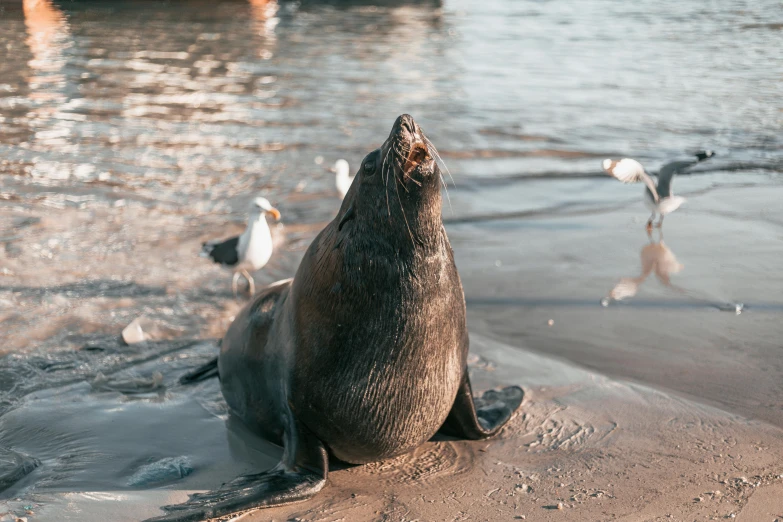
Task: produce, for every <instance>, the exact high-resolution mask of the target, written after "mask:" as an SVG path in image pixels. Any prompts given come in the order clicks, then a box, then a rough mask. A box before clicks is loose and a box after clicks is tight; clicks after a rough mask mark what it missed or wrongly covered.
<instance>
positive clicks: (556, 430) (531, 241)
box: [0, 180, 783, 521]
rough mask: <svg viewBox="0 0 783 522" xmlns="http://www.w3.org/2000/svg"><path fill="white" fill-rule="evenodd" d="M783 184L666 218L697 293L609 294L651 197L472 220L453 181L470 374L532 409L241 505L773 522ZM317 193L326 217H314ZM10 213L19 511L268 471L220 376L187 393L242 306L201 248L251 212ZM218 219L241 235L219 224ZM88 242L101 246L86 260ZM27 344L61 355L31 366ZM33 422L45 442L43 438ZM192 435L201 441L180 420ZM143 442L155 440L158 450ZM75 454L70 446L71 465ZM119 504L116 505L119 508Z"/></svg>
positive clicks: (671, 243) (11, 428) (8, 439)
mask: <svg viewBox="0 0 783 522" xmlns="http://www.w3.org/2000/svg"><path fill="white" fill-rule="evenodd" d="M530 183H531V185H529V186H524V184H523V186H522V187H519V188H518V190H525V189H526V188H527V189H528V190H542V191H544V192H547V193H551V192H557V191H559V192H561V193H562V192H563V191H569V190H576V189H577V186H578V184H580V183H582V182H581V181H573V180H571V181H550V182H548V183H547V184H545V185H543V186H542V187H539V188H536V185H535V184H534V183H536V182H530ZM592 183H593V184H595V183H598V184H602V183H604V182H603V181H593V182H592ZM686 185H687V183H686ZM604 186H605V188H607V189H608V190H613V187H614V185H613V184H605V185H604ZM622 188H623V189H624V188H625V187H622ZM631 191H632V192H634V193H635V192H638V191H636V190H634V189H631ZM779 192H781V188H780V187H779V186H772V187H769V186H767V187H760V186H758V185H755V186H745V187H730V188H720V187H719V188H715V189H712V190H709V191H706V192H702V193H700V194H698V197H697V198H696V197H693V198H692V199H691V201H690V202H689V204H688V206H687V207H683V209H681V210H680V211H678V213H677V214H675V215H672V216H670V217H669V218H668V222H667V223H666V226H665V228H664V230H665V232H664V237H665V239H664V242H665V244H666V245H667V247H668V248H669V249H670V251H671V252H673V253H674V254H675V255H676V258H677V261H678V262H679V263H681V264H682V265H683V268H682V270H681V271H680V272H679V273H677V274H672V275H671V278H672V282H673V283H675V284H676V285H677V286H678V287H680V288H684V289H685V290H686V292H687V293H686V294H683V293H681V292H678V291H675V290H673V289H671V288H668V287H665V286H663V285H661V284H660V283H659V281H657V280H656V279H655V277H654V276H650V277H649V279H648V280H646V281H645V282H644V283H643V284H642V285H641V287H640V289H639V293H638V295H636V296H634V297H632V298H629V299H628V300H627V301H623V302H620V303H612V304H610V305H609V306H608V307H604V306H602V305H601V302H600V301H601V298H602V297H604V296H605V295H607V294H608V293H609V291H610V290H611V289H612V287H613V286H614V285H615V283H617V281H618V280H620V279H621V278H623V277H633V276H636V275H638V273H639V271H640V268H641V262H640V260H639V250H640V249H641V248H642V247H644V246H645V245H647V244H649V242H650V240H649V239H648V238H647V236H646V234H645V232H644V230H643V221H644V218H645V215H644V213H643V210H642V205H641V203H640V202H639V200H638V199H635V198H631V197H630V196H629V198H628V199H627V200H625V201H624V202H623V203H622V204H621V205H619V208H617V207H615V208H609V209H606V208H604V209H600V208H597V209H596V208H592V209H577V210H575V211H569V210H558V211H555V212H550V211H546V210H542V211H539V212H537V213H535V214H534V215H531V216H528V217H524V218H516V219H499V218H500V217H502V213H501V214H498V219H492V220H486V219H482V220H475V221H471V219H470V216H471V215H472V214H475V215H478V214H481V213H482V209H481V208H480V202H481V201H482V200H483V196H484V193H483V192H482V189H479V191H478V193H476V191H475V189H471V190H467V189H464V188H463V189H461V188H459V184H458V188H457V189H456V190H453V189H452V191H451V200H452V205H453V206H454V207H456V208H457V209H459V211H460V212H462V213H464V214H456V212H455V214H454V215H451V214H449V211H448V209H446V210H445V212H446V214H447V216H446V217H447V219H454V220H455V221H456V222H455V223H454V224H451V225H448V231H449V235H450V238H451V240H452V244H453V247H454V249H455V254H456V258H457V263H458V266H459V269H460V273H461V276H462V278H463V284H464V287H465V291H466V296H467V301H468V317H469V328H470V332H471V336H472V337H471V343H472V344H471V352H472V354H473V355H472V360H471V373H472V378H473V379H474V380H475V388H477V389H479V390H481V389H486V388H490V387H493V386H497V385H500V384H508V383H515V384H519V385H521V386H523V387H524V388H525V391H526V394H527V395H526V399H525V403H524V405H523V408H522V410H521V412H520V414H519V415H518V417H517V418H516V419H515V420H514V421H513V422H512V423H511V425H510V426H509V427H508V428H507V429H505V430H504V431H503V433H502V434H501V436H500V437H497V438H495V439H491V440H487V441H483V442H465V441H452V440H440V441H436V442H430V443H427V444H426V445H425V446H423V447H422V448H420V449H419V450H417V451H416V452H414V453H413V454H411V455H405V456H402V457H400V458H398V459H395V460H394V461H390V462H383V463H378V464H372V465H367V466H357V467H349V468H346V469H339V470H336V471H333V472H332V473H331V474H330V484H329V487H328V488H327V489H326V490H325V491H323V492H322V493H321V494H319V495H318V496H317V497H316V498H314V499H312V500H311V501H308V502H305V503H302V504H297V505H294V506H289V507H284V508H277V509H273V510H267V511H262V512H259V513H256V514H248V515H246V516H245V517H243V518H241V519H242V520H258V521H260V520H270V517H271V519H274V520H290V519H292V518H293V519H297V518H298V519H301V520H341V519H344V520H381V519H384V520H416V519H418V520H468V519H470V520H514V519H515V518H514V517H522V516H524V517H526V519H527V520H610V519H611V520H615V519H617V520H629V521H630V520H659V519H660V520H669V519H673V520H693V519H703V518H707V519H710V518H722V517H725V516H730V515H731V514H735V515H737V517H738V518H739V519H740V520H742V519H743V518H744V519H745V520H760V519H761V520H763V519H765V517H767V518H769V517H771V518H770V520H774V519H775V517H779V516H781V511H780V509H779V507H778V506H777V505H776V504H775V503H776V502H778V500H777V499H779V498H782V497H781V495H783V479H781V475H783V465H781V462H783V431H781V427H782V426H783V415H782V414H781V412H782V411H783V402H781V399H780V397H781V393H780V391H781V390H780V384H779V383H780V382H783V379H782V378H783V375H781V374H782V373H783V367H782V366H781V365H780V364H779V361H778V360H777V359H778V358H777V357H776V353H777V352H776V348H778V346H779V345H778V344H777V341H776V339H778V338H779V334H780V327H779V323H778V318H779V317H780V312H781V308H782V307H783V303H781V301H780V300H779V295H780V294H779V292H777V290H776V289H779V288H781V282H782V281H781V279H780V275H779V274H777V273H776V271H775V269H774V267H775V266H776V265H775V263H776V260H777V259H778V256H779V247H776V246H775V245H779V244H780V243H776V241H780V239H781V222H780V215H779V211H778V210H776V209H774V208H773V206H772V205H773V204H772V203H768V202H769V201H774V200H775V198H773V197H771V196H772V195H774V194H778V193H779ZM542 193H543V192H542ZM685 193H686V195H687V190H686V191H685ZM281 199H285V198H281ZM531 199H535V198H531ZM468 201H472V202H473V206H471V205H470V204H469V203H468ZM621 201H622V200H621ZM738 201H739V202H741V206H740V205H738V204H736V202H738ZM332 202H334V203H335V205H334V207H335V208H336V202H337V200H336V198H334V196H333V195H332V194H329V193H323V194H321V195H320V196H319V197H317V198H316V199H313V198H308V197H304V196H301V195H299V196H297V195H291V196H290V197H289V198H288V200H287V203H285V204H284V205H281V207H282V208H283V215H284V224H283V226H282V227H281V228H279V229H277V230H276V234H277V235H278V237H279V238H280V239H279V241H280V243H279V250H278V254H277V255H276V256H275V257H274V258H273V261H272V262H271V263H270V265H269V266H268V268H267V269H264V270H262V271H261V272H259V274H257V278H258V281H259V283H264V282H266V283H268V282H271V281H273V280H276V279H279V278H282V277H287V276H290V275H292V274H293V271H294V270H295V267H296V265H297V263H298V259H299V257H300V256H301V252H302V249H303V248H304V247H305V246H306V244H307V243H308V242H309V240H310V239H311V238H312V236H313V235H314V234H315V233H316V232H317V231H318V230H319V229H320V227H321V226H322V225H323V222H324V220H325V219H328V217H329V208H330V203H332ZM728 203H732V206H730V205H728ZM313 205H316V207H313ZM305 208H319V209H321V210H320V211H319V212H316V213H315V214H312V213H311V214H310V215H309V219H308V218H306V217H301V216H306V215H307V214H306V213H305V212H303V210H302V209H305ZM727 208H729V209H730V211H727V210H726V209H727ZM727 212H730V213H729V215H726V214H727ZM3 214H4V218H6V222H11V223H15V224H16V226H15V228H14V233H15V234H16V235H17V236H18V238H17V239H15V240H13V241H7V242H6V243H5V244H6V245H9V246H7V247H6V249H5V251H4V257H3V258H2V259H3V265H2V268H3V270H4V272H3V273H4V275H3V278H2V287H1V288H0V299H2V301H0V303H2V314H3V316H2V317H3V322H4V324H6V325H8V326H9V327H10V328H9V329H8V330H6V332H7V333H6V337H7V341H6V346H7V347H8V348H7V349H8V351H9V352H13V353H14V356H13V357H14V359H12V361H13V364H19V365H22V366H20V367H15V366H13V365H11V366H8V367H6V370H7V371H9V372H10V373H12V374H13V375H17V376H25V375H27V376H28V377H27V378H25V380H24V381H19V380H18V379H19V378H22V377H18V378H15V379H17V380H15V381H14V382H15V383H16V384H14V385H13V386H10V387H5V386H4V389H7V390H11V391H10V393H9V392H6V395H5V396H4V399H5V401H6V409H8V410H10V411H9V413H7V414H6V415H4V416H2V417H0V423H2V425H3V432H4V433H5V439H4V443H5V444H6V445H10V446H12V447H14V448H15V449H16V450H17V451H21V452H22V453H25V454H28V455H31V456H34V457H35V458H38V459H39V460H41V461H42V462H43V463H44V465H43V466H41V467H39V468H38V469H36V470H35V471H33V472H32V473H31V474H30V475H29V476H28V477H26V478H25V479H23V480H22V481H21V482H19V484H17V486H15V487H14V488H12V490H11V491H10V492H8V493H6V500H5V501H3V504H2V505H3V506H4V508H3V509H4V510H8V511H11V512H14V513H16V514H20V515H21V514H24V512H25V511H26V510H25V509H24V507H25V506H26V507H28V508H31V509H30V511H32V512H33V513H34V515H31V517H32V519H33V520H102V519H105V517H106V514H107V513H112V519H114V520H138V519H141V518H143V517H147V516H152V515H154V514H156V513H157V506H160V505H162V504H165V503H171V502H177V501H181V500H183V499H184V498H185V497H186V493H188V492H193V491H199V490H204V489H207V488H211V487H215V486H218V485H219V484H221V483H222V482H224V481H226V480H229V479H231V478H233V477H234V476H236V475H238V474H241V473H247V472H250V471H253V470H258V469H264V468H265V467H271V466H272V465H273V464H274V462H275V461H276V458H277V457H278V456H279V449H277V448H274V447H271V446H269V445H265V444H264V443H263V442H262V441H258V440H256V439H254V437H253V436H252V435H249V434H247V433H245V432H243V430H242V429H241V427H239V426H237V425H236V423H232V422H230V421H228V417H227V415H226V412H225V405H224V403H223V402H222V399H221V397H220V394H219V391H218V388H217V382H216V381H214V380H213V381H212V382H211V383H207V384H205V385H203V386H200V387H196V388H188V387H184V388H183V387H180V386H179V385H177V384H176V378H177V377H178V375H181V373H182V372H183V371H185V370H186V369H187V368H190V367H193V366H195V365H197V364H198V363H199V362H200V361H203V360H204V359H205V358H206V357H208V356H209V354H211V353H214V350H215V348H214V346H213V344H212V341H209V340H208V339H210V338H217V337H219V336H220V335H221V334H222V332H223V331H224V329H225V328H226V326H227V325H228V324H229V322H230V319H231V317H232V316H233V315H234V314H235V313H236V312H237V311H238V309H239V308H240V307H241V306H242V301H236V300H234V299H233V298H232V296H231V294H230V275H229V274H228V273H227V272H225V271H222V270H221V269H220V268H219V267H216V266H213V265H210V264H209V263H207V262H206V261H205V260H204V259H201V258H198V257H197V256H196V255H195V253H196V252H197V251H198V247H199V245H200V241H201V240H203V239H205V238H207V237H208V236H210V234H214V230H215V229H221V228H222V229H223V230H225V231H226V234H228V233H229V232H231V231H238V230H240V229H241V226H242V225H241V221H242V216H241V213H239V212H235V213H232V214H228V215H212V216H210V215H198V216H197V215H189V214H188V211H187V210H185V209H176V208H159V209H158V210H153V211H149V210H148V209H145V208H143V207H142V206H141V205H137V204H136V203H133V202H130V203H129V204H126V205H125V206H118V207H116V206H111V205H110V206H106V208H100V207H98V208H87V209H79V208H75V207H74V206H66V207H65V208H52V207H50V206H44V205H41V206H38V207H34V208H32V209H21V208H17V209H15V208H14V207H13V206H8V207H6V208H4V209H3ZM286 215H288V216H292V217H291V220H292V221H293V220H295V219H297V217H300V219H301V222H299V223H297V222H292V221H286V219H285V218H286ZM449 216H451V218H449ZM455 218H459V219H455ZM463 218H464V219H463ZM227 220H228V221H230V222H234V223H235V225H232V226H233V227H234V228H233V229H232V228H231V227H232V226H230V227H228V228H225V226H224V225H222V224H223V223H225V222H226V221H227ZM20 223H21V224H22V225H20ZM749 229H750V230H752V231H753V234H749V233H748V232H747V231H748V230H749ZM151 231H154V232H151ZM8 233H9V231H3V232H2V235H3V236H5V235H6V234H8ZM145 234H146V235H147V238H146V240H145V241H140V240H139V238H140V237H143V236H144V235H145ZM150 234H154V235H152V237H150ZM654 237H657V236H654ZM52 238H57V239H58V242H57V243H56V244H55V243H52V242H51V239H52ZM104 244H105V245H107V246H105V247H100V246H99V245H104ZM112 245H115V246H114V247H112ZM91 248H93V249H94V250H95V252H97V253H96V254H95V255H94V256H91V255H85V254H89V253H90V252H91V250H90V249H91ZM9 251H10V254H9ZM153 261H154V262H153ZM53 282H56V283H54V284H53ZM735 302H741V303H744V304H745V309H744V311H743V312H742V314H740V315H736V314H735V313H734V312H731V311H721V310H720V306H722V305H723V304H726V303H735ZM32 316H35V317H38V318H39V319H38V320H37V321H31V320H30V318H31V317H32ZM138 316H144V317H145V318H147V319H148V321H149V324H152V325H154V326H155V328H154V331H152V332H151V333H152V334H153V337H154V338H155V339H157V340H155V341H153V342H152V344H150V345H149V346H146V347H145V348H143V349H140V348H136V347H123V346H122V345H121V343H118V342H117V340H116V339H117V336H118V334H119V331H120V330H121V329H122V328H123V327H124V326H125V325H126V324H127V323H128V322H130V321H131V320H132V319H133V318H135V317H138ZM550 320H551V321H552V324H550ZM189 339H194V340H198V339H205V340H204V341H199V342H197V343H196V345H192V344H190V343H188V342H186V341H187V340H189ZM167 343H168V344H167ZM172 343H173V344H172ZM177 343H179V344H177ZM85 346H86V347H87V348H88V349H87V350H86V351H85V349H84V347H85ZM194 346H195V347H194ZM139 350H142V352H143V351H144V350H149V353H146V352H145V353H142V354H140V353H139ZM25 352H27V353H28V355H27V356H25ZM36 354H43V357H44V360H46V361H48V362H47V363H46V364H45V365H42V364H41V363H40V362H35V361H38V359H36V357H39V356H38V355H36ZM47 354H48V355H47ZM53 354H59V355H53ZM69 354H73V355H69ZM77 356H78V357H77ZM77 363H78V364H77ZM6 364H8V360H7V359H6ZM21 367H24V368H28V370H24V371H23V370H21V369H20V368H21ZM29 368H35V370H30V369H29ZM41 368H44V369H43V370H41ZM99 370H100V371H102V372H103V373H104V374H106V375H108V376H109V378H110V379H117V378H119V377H120V376H126V377H127V376H131V377H135V378H142V377H146V378H149V376H150V375H152V374H153V373H154V372H155V371H161V372H162V373H163V375H164V384H165V390H163V391H161V392H160V393H157V392H156V393H151V394H141V395H129V394H127V393H120V392H115V393H112V392H105V391H103V392H102V391H100V390H97V389H94V388H91V387H90V384H89V383H90V382H92V380H93V379H94V376H95V375H96V373H97V372H98V371H99ZM69 372H70V373H69ZM60 375H64V376H65V377H63V378H61V379H59V380H58V378H57V377H58V376H60ZM4 382H6V384H7V382H8V381H4ZM20 383H21V384H20ZM35 383H37V384H35ZM26 386H27V388H26ZM63 386H65V387H64V388H63ZM20 390H21V393H20ZM74 419H78V420H77V421H76V422H75V423H74ZM141 419H144V420H143V422H140V420H141ZM172 419H176V420H175V421H172ZM41 422H45V424H40V426H41V428H40V429H43V430H44V431H43V432H42V433H43V434H44V435H41V434H38V436H31V435H29V433H36V431H35V429H34V428H35V426H37V425H38V424H39V423H41ZM227 422H228V424H226V423H227ZM44 425H45V426H46V428H43V426H44ZM29 429H32V430H33V431H32V432H28V431H25V430H29ZM20 430H21V431H20ZM193 431H196V432H197V433H199V436H198V437H196V438H193V437H189V436H188V435H187V434H188V433H189V432H193ZM147 437H154V440H155V443H154V444H149V445H147V444H145V441H146V440H147ZM248 446H250V447H251V448H255V449H252V450H248V449H247V448H248ZM259 448H260V449H259ZM64 453H65V454H70V455H71V461H69V462H67V463H64V462H62V456H63V454H64ZM248 455H251V456H252V458H249V457H248ZM161 458H184V459H186V462H187V466H188V467H189V469H191V470H192V471H190V472H188V474H186V475H184V476H173V477H172V476H168V477H165V478H164V479H163V480H162V482H153V483H151V484H145V485H142V486H139V485H135V486H130V485H129V484H130V482H129V481H131V479H132V477H133V476H136V475H138V473H139V470H140V469H142V468H143V466H144V465H149V463H153V464H154V463H155V462H157V461H158V460H159V459H161ZM53 470H54V471H53ZM134 474H136V475H134ZM131 482H132V481H131ZM150 488H151V489H150ZM13 498H19V499H21V500H18V501H16V500H13ZM110 500H121V501H122V503H123V506H124V507H123V513H122V514H118V513H116V511H115V510H116V504H115V503H114V502H109V501H110ZM558 505H560V507H561V508H562V509H559V508H558ZM117 517H119V518H117ZM759 517H760V518H759Z"/></svg>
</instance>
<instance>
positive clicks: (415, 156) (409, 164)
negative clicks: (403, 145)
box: [402, 141, 432, 176]
mask: <svg viewBox="0 0 783 522" xmlns="http://www.w3.org/2000/svg"><path fill="white" fill-rule="evenodd" d="M427 161H432V156H430V151H429V149H428V148H427V146H426V145H425V144H424V142H422V141H418V142H415V143H414V144H413V145H411V147H410V150H409V151H408V157H407V158H406V159H405V165H404V166H403V168H402V170H403V173H404V174H405V175H406V176H409V175H410V173H411V172H413V171H414V170H415V169H416V168H417V167H418V166H419V165H422V164H424V163H425V162H427Z"/></svg>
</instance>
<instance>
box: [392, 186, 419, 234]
mask: <svg viewBox="0 0 783 522" xmlns="http://www.w3.org/2000/svg"><path fill="white" fill-rule="evenodd" d="M397 183H402V181H400V180H399V178H397V176H394V190H395V191H396V192H397V202H398V203H399V204H400V211H401V212H402V219H404V220H405V227H406V228H407V229H408V235H409V236H410V237H411V245H413V246H414V247H415V246H416V240H414V239H413V232H411V226H410V224H408V217H407V216H406V215H405V208H404V207H403V206H402V200H401V199H400V189H398V188H397ZM403 188H405V185H403ZM406 190H407V189H406Z"/></svg>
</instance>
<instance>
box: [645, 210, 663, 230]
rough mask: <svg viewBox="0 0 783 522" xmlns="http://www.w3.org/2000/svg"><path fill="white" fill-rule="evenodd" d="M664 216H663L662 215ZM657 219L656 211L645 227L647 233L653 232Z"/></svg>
mask: <svg viewBox="0 0 783 522" xmlns="http://www.w3.org/2000/svg"><path fill="white" fill-rule="evenodd" d="M661 217H662V218H663V216H661ZM654 220H655V212H653V213H652V216H650V219H648V220H647V226H646V227H645V228H646V229H647V233H648V234H649V233H651V232H652V228H653V221H654Z"/></svg>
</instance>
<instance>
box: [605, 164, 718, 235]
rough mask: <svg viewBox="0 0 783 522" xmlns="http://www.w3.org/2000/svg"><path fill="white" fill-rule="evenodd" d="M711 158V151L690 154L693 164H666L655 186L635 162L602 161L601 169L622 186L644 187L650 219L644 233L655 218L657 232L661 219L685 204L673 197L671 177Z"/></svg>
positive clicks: (679, 197)
mask: <svg viewBox="0 0 783 522" xmlns="http://www.w3.org/2000/svg"><path fill="white" fill-rule="evenodd" d="M714 155H715V153H714V152H713V151H711V150H701V151H698V152H696V153H695V154H694V156H695V157H696V160H688V161H672V162H669V163H667V164H666V165H664V166H663V167H661V171H660V172H659V173H658V184H657V186H656V184H655V182H654V181H653V179H652V178H651V177H650V176H649V175H648V174H647V173H646V172H645V171H644V167H643V166H642V164H641V163H639V162H638V161H636V160H635V159H631V158H624V159H621V160H612V159H605V160H604V161H603V163H602V166H603V168H604V170H605V171H606V172H607V173H608V174H609V175H610V176H612V177H614V178H617V179H618V180H620V181H622V182H623V183H638V182H639V181H642V182H644V184H645V185H647V189H646V190H645V192H644V195H645V198H644V203H645V205H646V206H647V208H649V209H650V211H651V212H652V215H651V216H650V219H649V220H648V221H647V229H648V230H650V229H652V224H653V220H654V219H655V215H656V214H660V216H661V219H660V221H658V223H657V224H656V225H655V226H656V227H657V228H660V227H661V226H662V225H663V216H665V215H666V214H670V213H672V212H674V211H675V210H677V209H678V208H680V206H681V205H682V204H683V203H685V201H686V199H685V198H683V197H681V196H675V195H674V192H673V191H672V178H673V177H674V175H675V174H679V173H681V172H684V171H685V170H687V169H689V168H690V167H692V166H693V165H695V164H697V163H698V162H700V161H704V160H706V159H708V158H711V157H713V156H714Z"/></svg>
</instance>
